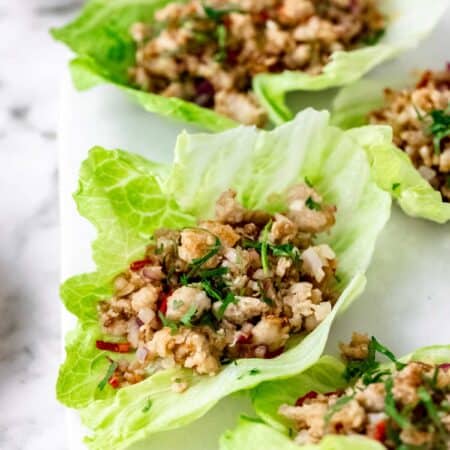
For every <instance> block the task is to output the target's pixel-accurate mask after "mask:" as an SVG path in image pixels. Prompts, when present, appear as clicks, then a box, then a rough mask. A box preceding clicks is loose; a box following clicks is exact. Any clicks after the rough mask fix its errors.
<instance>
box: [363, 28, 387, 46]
mask: <svg viewBox="0 0 450 450" xmlns="http://www.w3.org/2000/svg"><path fill="white" fill-rule="evenodd" d="M385 33H386V30H385V29H384V28H382V29H381V30H374V31H371V32H370V33H368V34H367V35H366V36H364V37H363V38H362V39H361V42H362V43H363V44H365V45H375V44H378V42H380V40H381V38H382V37H383V36H384V35H385Z"/></svg>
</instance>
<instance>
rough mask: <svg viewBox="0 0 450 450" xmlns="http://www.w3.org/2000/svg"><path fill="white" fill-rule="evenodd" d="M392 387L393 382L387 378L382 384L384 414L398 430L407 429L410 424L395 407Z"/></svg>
mask: <svg viewBox="0 0 450 450" xmlns="http://www.w3.org/2000/svg"><path fill="white" fill-rule="evenodd" d="M393 386H394V380H393V379H392V378H388V379H387V380H386V382H385V383H384V387H385V390H386V397H385V405H384V412H385V413H386V414H387V415H388V416H389V417H390V418H391V419H392V420H393V421H394V422H395V423H396V424H397V425H398V426H399V427H400V428H408V427H409V426H410V425H411V424H410V422H409V420H408V418H407V417H404V416H403V415H402V414H401V413H400V411H398V409H397V405H396V404H395V398H394V394H393V393H392V388H393Z"/></svg>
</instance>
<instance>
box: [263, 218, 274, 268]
mask: <svg viewBox="0 0 450 450" xmlns="http://www.w3.org/2000/svg"><path fill="white" fill-rule="evenodd" d="M271 226H272V221H269V222H267V224H266V226H265V227H264V229H263V232H262V241H261V264H262V268H263V272H264V273H265V274H266V275H267V274H268V273H269V259H268V255H267V250H268V247H269V241H268V240H269V230H270V227H271Z"/></svg>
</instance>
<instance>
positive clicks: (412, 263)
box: [59, 1, 450, 450]
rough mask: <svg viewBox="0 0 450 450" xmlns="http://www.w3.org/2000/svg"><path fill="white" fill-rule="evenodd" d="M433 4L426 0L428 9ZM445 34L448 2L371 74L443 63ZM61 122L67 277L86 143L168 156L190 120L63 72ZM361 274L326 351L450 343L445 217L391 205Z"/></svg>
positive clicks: (80, 242)
mask: <svg viewBox="0 0 450 450" xmlns="http://www.w3.org/2000/svg"><path fill="white" fill-rule="evenodd" d="M432 4H433V3H432V1H430V8H432V7H433V6H432ZM449 34H450V10H449V11H447V14H446V16H445V17H444V18H443V20H442V21H441V22H440V24H439V26H438V27H437V29H436V30H435V31H434V32H433V34H432V35H431V36H430V37H429V38H428V39H427V40H426V41H425V42H424V43H423V44H422V46H421V47H420V48H419V49H417V50H415V51H412V52H409V53H407V54H405V55H403V56H402V57H401V58H400V59H398V60H396V61H394V62H392V63H389V64H386V65H384V66H382V67H381V68H379V69H377V71H376V72H375V74H379V75H380V76H381V77H382V78H383V79H386V77H387V76H390V77H394V78H399V77H404V78H405V79H406V78H408V77H409V76H410V73H411V71H412V70H421V69H424V68H428V67H432V68H440V67H443V65H444V64H445V63H446V62H447V61H450V50H449V47H448V42H449V41H448V36H449ZM59 129H60V133H59V139H60V158H59V163H60V211H61V252H62V254H61V279H62V280H64V279H66V278H67V277H69V276H71V275H74V274H77V273H80V272H87V271H90V270H93V269H94V266H93V263H92V261H91V255H90V244H91V241H92V240H93V238H94V230H93V228H92V226H91V225H90V224H89V223H88V222H87V221H86V220H85V219H83V218H82V217H80V216H79V215H78V213H77V211H76V208H75V204H74V202H73V200H72V196H71V194H72V193H73V192H74V191H75V190H76V187H77V178H78V170H79V166H80V163H81V161H82V160H83V159H84V158H85V157H86V154H87V151H88V150H89V148H91V147H92V146H94V145H101V146H104V147H106V148H121V149H126V150H129V151H133V152H136V153H140V154H142V155H144V156H146V157H148V158H150V159H153V160H156V161H162V162H170V161H171V159H172V155H173V146H174V143H175V139H176V136H177V134H178V133H179V132H180V131H181V130H182V129H188V130H190V131H192V130H193V128H192V127H186V126H185V125H183V124H181V123H175V122H173V121H170V120H168V119H165V118H161V117H158V116H156V115H153V114H150V113H147V112H145V111H144V110H142V109H141V108H140V107H138V106H136V105H134V104H133V103H131V102H130V101H129V99H128V98H127V97H126V96H125V95H124V94H122V93H121V92H119V91H117V90H116V89H114V88H112V87H106V86H103V87H99V88H96V89H93V90H91V91H89V92H85V93H78V92H75V91H74V89H73V88H72V86H71V83H70V80H69V77H68V76H67V78H66V79H65V80H64V81H63V83H62V88H61V107H60V127H59ZM367 276H368V279H369V282H368V285H367V288H366V291H365V292H364V294H363V295H362V297H361V298H359V300H358V301H357V302H356V303H355V304H354V305H353V306H352V307H351V308H350V309H349V310H348V312H347V313H346V315H344V316H343V317H341V318H339V319H338V321H337V322H336V323H335V325H334V327H333V330H332V333H331V336H330V339H329V344H328V351H329V352H333V353H335V352H336V347H337V342H339V341H342V340H347V339H348V337H349V335H350V333H351V332H352V331H353V330H359V331H365V332H367V333H370V334H373V335H375V336H377V337H378V338H379V339H380V340H381V341H382V342H383V343H385V344H386V345H387V346H389V347H390V348H392V350H393V351H395V353H397V354H398V355H401V354H406V353H408V352H410V351H412V350H413V349H415V348H417V347H420V346H424V345H432V344H449V343H450V225H449V224H447V225H444V226H440V225H435V224H432V223H429V222H425V221H423V220H417V219H411V218H408V217H406V216H405V215H404V214H403V213H402V212H401V211H399V210H398V208H394V210H393V213H392V219H391V221H390V223H389V224H388V225H387V227H386V229H385V230H384V231H383V233H382V235H381V237H380V239H379V241H378V246H377V249H376V251H375V255H374V258H373V261H372V264H371V267H370V269H369V271H368V274H367ZM62 323H63V331H64V332H66V331H68V330H69V329H71V328H72V327H73V325H74V319H73V317H72V316H70V315H69V314H68V313H67V312H66V311H63V312H62ZM224 411H226V414H225V413H224ZM248 411H249V406H248V402H247V401H246V400H244V399H242V398H239V397H233V398H229V399H226V400H224V401H222V402H220V403H219V405H218V406H217V407H216V408H214V409H213V410H212V411H211V412H210V413H208V415H207V416H206V417H204V418H203V419H200V420H199V421H197V422H196V423H194V424H192V425H190V426H188V427H185V428H182V429H180V430H176V431H171V432H169V433H163V434H160V435H156V436H155V437H154V438H152V440H151V441H150V442H147V443H146V444H142V445H139V446H135V447H133V450H144V449H151V450H214V449H216V448H217V439H218V436H219V435H220V434H221V432H222V431H223V430H224V429H226V428H229V427H232V426H233V424H234V423H235V420H236V419H237V417H238V415H239V413H241V412H248ZM219 417H220V420H219ZM67 430H68V447H69V449H70V450H82V449H85V447H84V445H83V444H82V437H83V435H84V434H85V430H83V429H82V427H81V426H80V423H79V419H78V417H77V414H76V413H74V412H68V414H67ZM105 450H112V449H105ZM130 450H131V449H130ZM268 450H269V449H268Z"/></svg>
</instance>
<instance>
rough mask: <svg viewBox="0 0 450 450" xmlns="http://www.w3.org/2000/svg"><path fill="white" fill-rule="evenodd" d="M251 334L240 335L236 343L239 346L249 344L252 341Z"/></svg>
mask: <svg viewBox="0 0 450 450" xmlns="http://www.w3.org/2000/svg"><path fill="white" fill-rule="evenodd" d="M251 337H252V336H251V334H245V333H239V335H238V337H237V339H236V343H237V344H248V343H249V342H250V340H251Z"/></svg>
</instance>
